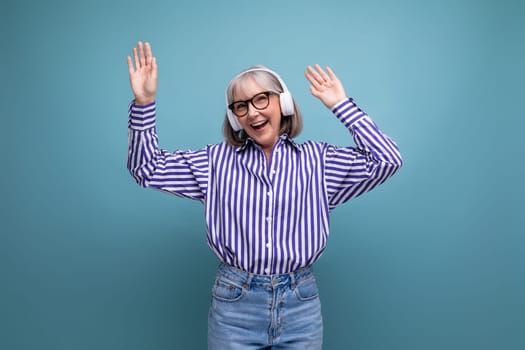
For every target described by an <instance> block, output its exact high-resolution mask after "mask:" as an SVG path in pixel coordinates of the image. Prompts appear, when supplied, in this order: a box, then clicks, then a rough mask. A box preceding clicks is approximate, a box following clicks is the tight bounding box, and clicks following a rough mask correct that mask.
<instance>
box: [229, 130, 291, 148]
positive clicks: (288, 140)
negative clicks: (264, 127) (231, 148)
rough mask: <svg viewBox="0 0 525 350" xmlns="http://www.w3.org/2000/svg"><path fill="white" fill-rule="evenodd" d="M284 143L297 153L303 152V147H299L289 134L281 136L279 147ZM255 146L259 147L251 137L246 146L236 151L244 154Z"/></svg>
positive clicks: (278, 141) (278, 142)
mask: <svg viewBox="0 0 525 350" xmlns="http://www.w3.org/2000/svg"><path fill="white" fill-rule="evenodd" d="M283 142H286V143H288V144H290V145H291V146H293V148H295V149H296V150H297V151H300V150H301V147H299V145H298V144H297V143H296V142H295V141H294V139H293V138H291V137H290V136H289V135H288V134H287V133H284V134H282V135H281V136H279V140H277V145H279V144H280V143H283ZM255 146H258V145H257V144H256V143H255V140H254V139H252V138H251V137H247V138H246V141H245V142H244V144H243V145H242V146H240V147H238V148H237V150H236V151H237V152H242V151H244V150H245V149H246V148H248V147H255Z"/></svg>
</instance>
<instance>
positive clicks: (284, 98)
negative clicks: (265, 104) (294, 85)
mask: <svg viewBox="0 0 525 350" xmlns="http://www.w3.org/2000/svg"><path fill="white" fill-rule="evenodd" d="M279 100H280V103H281V114H282V115H284V116H287V117H288V116H292V115H294V113H295V108H294V105H293V98H292V94H291V93H290V91H288V90H286V91H284V92H282V93H281V94H280V95H279Z"/></svg>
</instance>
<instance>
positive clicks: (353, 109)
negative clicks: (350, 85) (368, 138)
mask: <svg viewBox="0 0 525 350" xmlns="http://www.w3.org/2000/svg"><path fill="white" fill-rule="evenodd" d="M332 113H334V114H335V116H336V117H337V119H339V120H340V121H341V122H342V123H343V124H344V125H345V126H346V127H347V128H349V127H351V126H352V125H353V124H355V123H356V122H357V121H358V120H359V119H362V118H366V117H368V116H367V114H366V113H365V112H363V111H362V110H361V108H359V107H358V106H357V104H356V103H355V102H354V99H353V98H347V99H345V100H343V101H341V102H339V103H338V104H336V105H335V106H334V107H333V108H332Z"/></svg>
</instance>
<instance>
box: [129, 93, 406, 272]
mask: <svg viewBox="0 0 525 350" xmlns="http://www.w3.org/2000/svg"><path fill="white" fill-rule="evenodd" d="M332 112H333V113H334V114H335V116H336V117H337V118H338V119H339V120H340V121H341V122H342V123H343V124H344V125H345V127H346V128H348V130H349V131H350V133H351V135H352V136H353V138H354V141H355V144H356V147H336V146H333V145H330V144H327V143H323V142H312V141H308V142H305V143H303V144H297V143H295V142H294V140H293V139H291V138H290V137H288V136H287V135H286V134H284V135H282V136H281V137H280V138H279V140H278V142H277V144H276V145H275V146H274V148H273V151H272V155H271V158H270V161H269V162H268V161H267V159H266V157H265V154H264V152H263V150H262V148H261V147H259V145H257V144H256V143H255V142H254V141H253V140H251V139H249V138H248V140H247V141H246V143H245V144H244V145H243V146H241V147H234V146H231V145H228V144H227V143H225V142H223V143H220V144H212V145H208V146H206V147H204V148H201V149H199V150H195V151H180V150H179V151H175V152H168V151H166V150H163V149H159V147H158V138H157V134H156V131H155V114H156V105H155V103H152V104H150V105H146V106H138V105H134V104H131V105H130V108H129V150H128V163H127V165H128V169H129V171H130V173H131V175H132V176H133V178H134V179H135V180H136V181H137V183H138V184H139V185H141V186H142V187H151V188H155V189H158V190H161V191H165V192H169V193H171V194H174V195H176V196H181V197H186V198H191V199H195V200H198V201H201V202H202V203H203V204H204V205H205V216H206V227H207V242H208V245H209V246H210V248H211V249H212V250H213V252H214V253H215V254H216V255H217V257H218V258H219V259H220V260H221V261H222V262H224V263H227V264H229V265H231V266H234V267H237V268H239V269H242V270H245V271H248V272H252V273H256V274H280V273H288V272H292V271H295V270H297V269H299V268H301V267H305V266H308V265H311V264H313V263H314V262H315V261H316V260H317V259H319V257H320V256H321V254H322V253H323V251H324V249H325V247H326V240H327V238H328V233H329V211H330V210H331V209H333V208H335V207H336V206H337V205H339V204H341V203H344V202H347V201H349V200H350V199H352V198H355V197H357V196H359V195H361V194H363V193H365V192H367V191H370V190H371V189H373V188H374V187H376V186H378V185H380V184H381V183H382V182H384V181H385V180H386V179H387V178H389V177H390V176H392V175H393V174H394V173H395V172H396V170H397V169H399V168H400V166H401V164H402V160H401V155H400V153H399V150H398V147H397V145H396V143H395V142H394V141H393V140H392V139H390V138H389V137H388V136H386V135H385V134H383V133H382V132H381V131H380V130H379V129H378V128H377V126H376V125H375V124H374V122H373V121H372V120H371V119H370V118H369V117H368V115H367V114H366V113H364V112H363V111H362V110H361V109H360V108H359V107H358V106H357V105H356V104H355V102H354V101H353V100H352V99H346V100H344V101H342V102H340V103H338V104H337V105H336V106H335V107H334V108H333V109H332Z"/></svg>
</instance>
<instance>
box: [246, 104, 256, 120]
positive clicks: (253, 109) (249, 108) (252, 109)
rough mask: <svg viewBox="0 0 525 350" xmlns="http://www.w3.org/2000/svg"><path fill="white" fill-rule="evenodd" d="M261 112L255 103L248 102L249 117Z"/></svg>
mask: <svg viewBox="0 0 525 350" xmlns="http://www.w3.org/2000/svg"><path fill="white" fill-rule="evenodd" d="M258 113H259V110H258V109H257V108H255V107H254V106H253V104H251V103H248V113H247V116H248V117H254V116H256V115H257V114H258Z"/></svg>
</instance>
